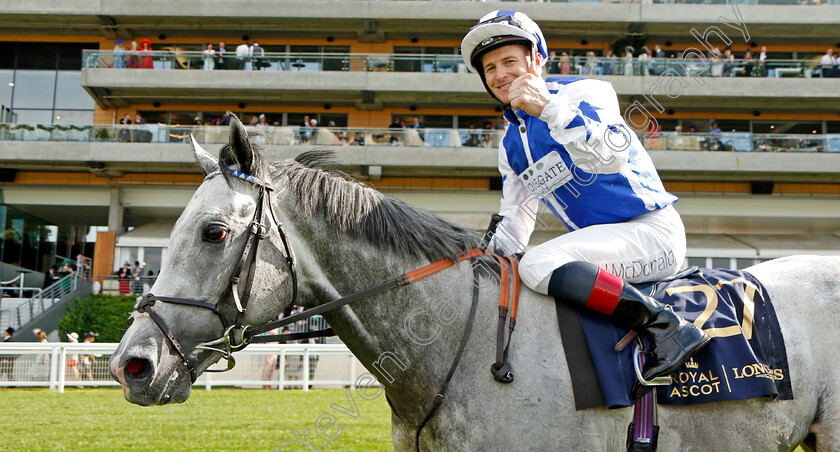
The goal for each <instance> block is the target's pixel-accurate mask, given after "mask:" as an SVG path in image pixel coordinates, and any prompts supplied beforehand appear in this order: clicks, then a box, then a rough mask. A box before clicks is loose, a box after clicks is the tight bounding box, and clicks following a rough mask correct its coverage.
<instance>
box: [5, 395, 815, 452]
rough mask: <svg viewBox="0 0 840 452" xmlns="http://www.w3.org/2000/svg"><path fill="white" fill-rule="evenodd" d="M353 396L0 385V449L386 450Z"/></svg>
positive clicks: (368, 408)
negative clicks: (175, 394)
mask: <svg viewBox="0 0 840 452" xmlns="http://www.w3.org/2000/svg"><path fill="white" fill-rule="evenodd" d="M353 395H354V397H353V400H354V401H355V402H356V410H357V411H358V413H359V415H358V417H357V418H351V417H349V416H347V415H345V414H341V413H340V412H337V411H335V410H334V409H332V408H330V405H331V404H333V403H335V404H338V405H341V406H344V407H348V408H349V403H348V402H347V399H346V396H345V394H344V393H343V391H340V390H312V391H309V392H308V393H304V392H303V391H299V390H291V391H276V390H275V391H268V390H243V389H239V390H237V389H214V390H213V391H211V392H206V391H204V390H201V389H195V390H194V391H193V393H192V395H191V396H190V399H189V401H188V402H187V403H184V404H180V405H167V406H156V407H139V406H137V405H132V404H130V403H128V402H126V401H125V399H123V396H122V391H120V390H118V389H83V390H77V389H70V388H68V389H67V392H66V393H64V394H58V393H57V392H51V391H49V390H46V389H0V426H2V427H0V450H2V451H108V452H116V451H124V450H136V451H174V450H177V451H193V450H194V451H238V450H242V451H271V450H273V449H274V448H276V447H277V446H278V445H279V444H280V443H281V442H283V441H284V440H288V441H289V444H290V445H288V446H287V447H284V448H282V451H284V452H286V451H305V450H308V449H307V448H306V446H304V445H303V444H298V443H296V442H295V435H294V434H293V432H294V431H298V432H299V433H302V432H304V431H305V430H307V429H309V431H310V434H309V439H310V441H311V442H310V444H311V446H312V450H318V449H319V448H322V449H321V450H324V451H390V450H393V446H392V445H391V421H390V419H391V416H390V411H389V409H388V404H387V403H386V402H385V397H384V396H380V397H379V398H377V399H376V400H373V401H367V400H364V399H362V398H360V397H358V396H357V395H356V394H355V393H354V394H353ZM323 413H330V414H333V415H335V416H336V418H337V419H338V422H339V423H341V425H342V427H343V431H342V432H341V434H340V435H339V436H338V437H337V438H335V439H334V440H332V441H329V442H326V441H324V440H322V439H321V438H320V437H318V436H317V434H316V433H315V421H316V419H318V416H320V415H321V414H323ZM322 427H326V425H322ZM337 429H338V426H337V425H336V426H332V427H329V428H325V429H324V431H325V432H326V433H327V434H335V433H336V432H337V431H338V430H337ZM278 450H280V449H278ZM796 452H802V449H796Z"/></svg>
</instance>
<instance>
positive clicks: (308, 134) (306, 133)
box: [298, 115, 312, 143]
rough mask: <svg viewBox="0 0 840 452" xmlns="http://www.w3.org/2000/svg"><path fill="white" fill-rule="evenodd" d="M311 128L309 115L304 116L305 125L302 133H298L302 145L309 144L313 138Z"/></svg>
mask: <svg viewBox="0 0 840 452" xmlns="http://www.w3.org/2000/svg"><path fill="white" fill-rule="evenodd" d="M310 127H311V126H310V123H309V115H304V116H303V124H302V125H301V126H300V131H299V132H298V135H299V136H300V142H301V143H308V142H309V140H310V139H311V138H312V129H311V128H310Z"/></svg>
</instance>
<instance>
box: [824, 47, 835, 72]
mask: <svg viewBox="0 0 840 452" xmlns="http://www.w3.org/2000/svg"><path fill="white" fill-rule="evenodd" d="M835 66H837V58H836V57H835V56H834V50H833V49H828V50H826V51H825V55H823V56H822V58H820V68H821V69H822V76H823V77H833V76H834V67H835Z"/></svg>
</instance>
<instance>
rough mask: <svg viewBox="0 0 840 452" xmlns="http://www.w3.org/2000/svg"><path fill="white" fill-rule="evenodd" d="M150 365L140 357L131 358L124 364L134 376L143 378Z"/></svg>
mask: <svg viewBox="0 0 840 452" xmlns="http://www.w3.org/2000/svg"><path fill="white" fill-rule="evenodd" d="M151 367H152V366H151V364H149V361H147V360H145V359H142V358H131V359H130V360H128V362H127V363H126V364H125V370H126V371H127V372H128V373H129V374H131V376H132V377H134V378H143V376H145V375H146V374H147V373H148V372H149V370H150V369H151Z"/></svg>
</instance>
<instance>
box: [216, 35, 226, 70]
mask: <svg viewBox="0 0 840 452" xmlns="http://www.w3.org/2000/svg"><path fill="white" fill-rule="evenodd" d="M226 51H227V49H225V42H224V41H219V50H218V51H217V52H216V55H218V59H217V60H216V69H219V70H222V69H227V61H225V52H226Z"/></svg>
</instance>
